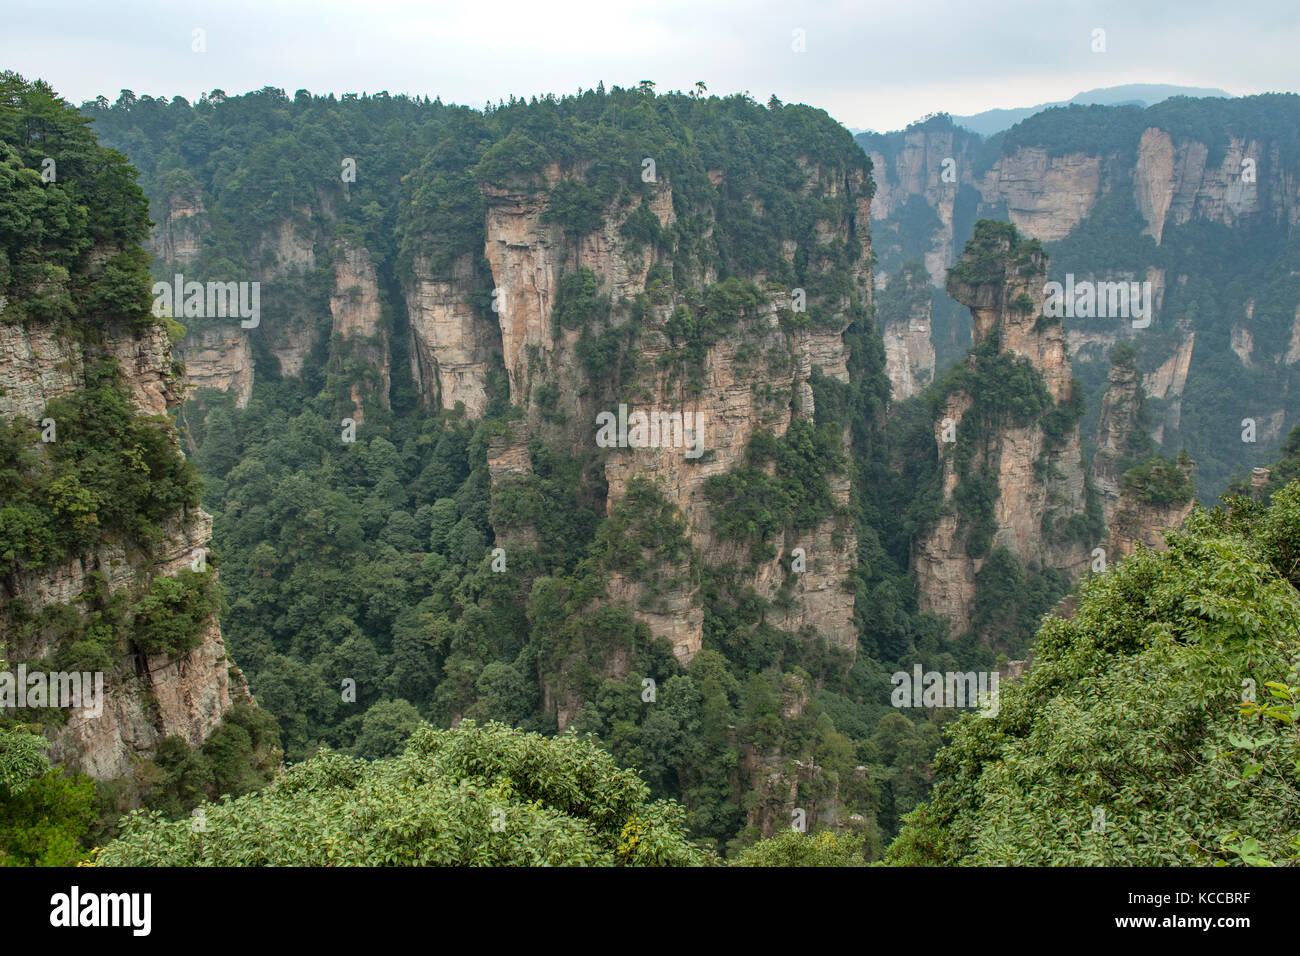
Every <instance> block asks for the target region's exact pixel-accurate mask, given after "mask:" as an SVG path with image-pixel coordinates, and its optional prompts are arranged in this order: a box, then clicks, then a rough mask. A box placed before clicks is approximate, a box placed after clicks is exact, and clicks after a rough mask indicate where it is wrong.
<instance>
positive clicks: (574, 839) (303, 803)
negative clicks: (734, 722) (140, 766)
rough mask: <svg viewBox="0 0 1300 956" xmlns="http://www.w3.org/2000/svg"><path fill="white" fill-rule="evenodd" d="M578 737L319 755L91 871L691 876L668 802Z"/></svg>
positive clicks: (473, 736) (124, 840) (696, 856)
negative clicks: (524, 870) (199, 825)
mask: <svg viewBox="0 0 1300 956" xmlns="http://www.w3.org/2000/svg"><path fill="white" fill-rule="evenodd" d="M648 797H649V793H648V790H647V789H646V786H645V784H644V783H642V782H641V780H640V779H639V778H638V777H637V775H636V773H635V772H634V771H631V770H621V769H619V768H618V767H617V766H616V765H615V763H614V761H613V758H611V757H610V756H609V754H607V753H605V752H604V751H603V750H601V749H600V747H599V746H598V745H597V743H596V742H595V741H593V740H591V739H590V738H579V737H577V736H575V735H572V734H569V735H566V736H562V737H554V738H547V737H543V736H541V735H540V734H527V733H523V732H521V731H517V730H513V729H511V728H509V727H506V726H505V725H503V724H497V723H489V724H487V725H485V726H483V727H479V726H477V725H476V724H475V723H474V722H473V721H471V720H467V721H465V722H464V723H462V724H461V725H460V726H459V727H458V728H456V729H455V730H434V729H433V728H432V727H430V726H428V725H424V726H421V727H420V728H419V729H418V730H417V731H416V732H415V734H414V735H413V736H412V737H411V739H410V742H409V743H408V744H407V746H406V750H405V751H404V753H403V754H402V756H400V757H389V758H386V759H381V760H376V761H374V762H370V763H368V762H366V761H364V760H360V759H357V758H354V757H345V756H343V755H341V754H329V753H326V754H321V755H319V756H317V757H314V758H312V759H311V760H309V761H306V762H305V763H302V764H298V765H296V766H294V767H292V768H290V769H289V770H288V772H287V773H286V774H285V775H284V776H283V777H282V778H281V779H280V780H278V781H276V783H275V784H273V785H272V786H271V787H269V788H267V789H266V790H264V791H262V792H261V793H257V794H253V795H250V796H245V797H241V798H239V799H237V800H233V801H230V802H226V803H221V804H211V805H208V806H206V807H205V808H204V810H205V814H204V816H205V822H206V826H205V827H204V828H203V829H202V830H198V829H196V828H194V827H191V826H190V824H189V821H186V820H180V821H176V822H168V821H166V820H165V819H163V818H162V815H161V814H159V813H157V812H156V811H138V812H136V813H134V814H132V816H131V817H130V818H128V820H127V821H126V823H125V825H124V827H123V830H122V836H121V837H119V838H118V839H117V840H115V841H113V842H112V843H110V844H109V845H108V846H106V847H104V849H103V852H102V853H100V854H99V855H98V857H97V862H98V864H99V865H101V866H152V865H168V866H277V865H304V866H376V865H388V866H393V865H397V866H466V865H478V866H484V865H497V866H503V865H504V866H511V865H515V866H522V865H538V864H549V865H587V866H699V865H704V864H708V863H710V862H713V860H712V858H711V856H710V855H709V854H707V853H706V852H704V851H702V850H700V849H699V848H697V847H695V846H693V845H692V844H691V843H689V842H688V841H687V839H686V837H685V833H684V831H683V820H684V813H683V811H682V808H681V807H680V806H677V805H676V804H672V803H668V802H664V801H659V802H650V801H649V799H648Z"/></svg>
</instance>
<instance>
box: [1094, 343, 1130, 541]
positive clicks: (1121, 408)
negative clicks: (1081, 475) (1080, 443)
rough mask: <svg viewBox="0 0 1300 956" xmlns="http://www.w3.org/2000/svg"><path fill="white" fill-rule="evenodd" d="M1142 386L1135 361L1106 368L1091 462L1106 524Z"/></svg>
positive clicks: (1117, 494) (1115, 499) (1114, 502)
mask: <svg viewBox="0 0 1300 956" xmlns="http://www.w3.org/2000/svg"><path fill="white" fill-rule="evenodd" d="M1141 401H1142V385H1141V383H1140V381H1139V377H1138V368H1137V362H1136V361H1130V362H1116V363H1114V364H1112V365H1111V367H1110V375H1109V385H1108V387H1107V389H1106V393H1105V395H1103V396H1102V399H1101V414H1100V416H1099V417H1098V420H1097V452H1096V454H1095V455H1094V456H1093V459H1092V486H1093V489H1094V490H1095V491H1096V492H1097V497H1098V500H1099V502H1100V504H1101V509H1102V518H1103V520H1104V521H1105V523H1106V524H1107V525H1109V524H1110V520H1111V516H1112V515H1113V514H1114V513H1115V509H1116V507H1117V506H1118V505H1119V499H1120V491H1121V487H1122V483H1123V477H1124V476H1123V474H1122V473H1121V465H1122V463H1123V461H1124V459H1125V458H1127V457H1128V455H1129V448H1130V446H1131V443H1132V439H1133V435H1134V431H1135V429H1136V428H1138V427H1139V424H1138V410H1139V408H1140V405H1141Z"/></svg>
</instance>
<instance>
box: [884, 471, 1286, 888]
mask: <svg viewBox="0 0 1300 956" xmlns="http://www.w3.org/2000/svg"><path fill="white" fill-rule="evenodd" d="M1279 499H1280V500H1275V502H1274V504H1273V506H1272V507H1271V508H1270V509H1269V510H1268V511H1267V512H1264V511H1262V510H1261V509H1259V508H1258V507H1253V508H1252V507H1251V506H1250V505H1249V503H1239V504H1236V505H1234V507H1233V509H1232V510H1231V511H1229V512H1226V513H1225V512H1223V511H1219V510H1215V511H1213V512H1204V511H1198V512H1196V513H1195V514H1194V515H1193V517H1192V518H1191V519H1190V520H1189V521H1188V523H1187V526H1186V528H1185V529H1184V531H1183V532H1182V533H1173V534H1169V535H1167V541H1168V543H1169V550H1168V551H1166V552H1152V551H1146V550H1139V551H1138V552H1137V553H1135V554H1134V555H1131V556H1130V557H1128V558H1126V559H1125V560H1123V561H1121V562H1120V563H1119V564H1118V565H1116V566H1115V567H1114V568H1113V569H1112V570H1111V571H1110V572H1109V573H1107V574H1105V575H1098V576H1095V577H1093V578H1090V579H1089V580H1088V581H1087V582H1086V583H1085V584H1084V586H1083V588H1082V590H1081V594H1080V600H1079V605H1078V609H1077V611H1076V613H1075V614H1074V616H1073V617H1072V618H1070V619H1068V620H1065V619H1061V618H1048V620H1047V621H1046V623H1045V624H1044V625H1043V627H1042V629H1041V630H1040V631H1039V633H1038V637H1037V640H1036V642H1035V646H1034V649H1033V656H1034V664H1033V667H1032V668H1031V669H1030V670H1029V672H1028V673H1027V674H1026V676H1025V677H1024V678H1023V679H1022V680H1020V681H1017V682H1015V683H1012V684H1007V685H1004V686H1003V688H1002V692H1001V707H1000V710H999V713H998V714H997V716H995V717H992V718H977V717H976V718H972V717H966V718H963V719H962V720H960V721H959V722H958V723H957V724H956V725H955V727H954V729H953V734H952V743H951V744H950V745H949V746H948V747H947V748H946V749H944V750H942V751H940V753H939V755H938V757H937V758H936V760H935V773H936V785H935V789H934V793H933V795H932V797H931V799H930V801H929V803H928V804H927V805H926V806H924V807H920V808H918V809H917V810H916V811H914V812H913V813H912V814H911V815H910V816H909V818H908V821H907V825H906V827H905V828H904V830H903V832H902V834H901V835H900V836H899V838H898V840H897V841H896V842H895V843H894V845H893V846H892V847H891V849H890V851H889V859H890V860H891V861H893V862H896V863H902V864H918V863H923V864H938V865H951V864H976V865H1010V864H1021V865H1044V864H1054V865H1078V864H1089V865H1124V866H1134V865H1172V864H1204V863H1207V862H1213V861H1214V860H1216V859H1218V858H1223V857H1229V858H1231V859H1233V860H1235V861H1238V862H1239V861H1241V860H1242V858H1243V857H1242V856H1241V854H1240V852H1239V851H1240V850H1242V849H1245V848H1244V847H1243V846H1242V845H1241V844H1237V843H1234V842H1233V841H1235V840H1237V839H1238V838H1240V836H1241V834H1249V835H1251V839H1252V840H1254V843H1252V844H1251V845H1250V848H1249V852H1248V853H1247V856H1254V855H1258V856H1260V857H1262V858H1273V857H1275V856H1279V855H1285V854H1288V853H1290V852H1292V849H1291V846H1290V841H1291V839H1292V836H1293V834H1294V833H1295V832H1296V829H1297V826H1298V825H1300V812H1298V811H1297V804H1296V803H1295V801H1294V799H1289V798H1288V793H1292V794H1293V792H1294V774H1295V768H1294V754H1293V753H1290V752H1289V750H1288V748H1287V747H1285V746H1284V747H1280V748H1277V749H1275V750H1271V751H1269V752H1268V753H1267V754H1266V756H1267V759H1266V760H1263V761H1260V760H1259V759H1258V757H1256V758H1255V762H1257V763H1259V764H1260V766H1259V767H1258V768H1257V769H1254V770H1253V772H1251V774H1250V776H1249V778H1248V779H1249V781H1250V782H1249V784H1248V785H1243V774H1242V773H1241V772H1240V769H1239V768H1240V762H1239V760H1238V759H1237V758H1234V757H1233V753H1234V752H1235V751H1238V750H1240V749H1242V748H1243V747H1244V748H1245V749H1248V750H1252V751H1253V750H1255V749H1256V748H1255V747H1254V746H1252V745H1251V740H1252V739H1253V738H1254V736H1255V734H1256V730H1255V728H1257V727H1258V726H1259V725H1258V719H1257V718H1256V719H1252V717H1250V716H1247V715H1245V714H1243V713H1241V710H1242V708H1241V706H1240V705H1241V700H1242V695H1243V687H1247V686H1252V685H1251V684H1250V682H1252V681H1253V682H1255V684H1256V685H1258V686H1259V687H1270V686H1271V685H1270V682H1277V681H1279V680H1280V679H1281V678H1282V677H1284V676H1285V675H1286V674H1287V673H1289V672H1290V671H1291V669H1292V668H1293V665H1292V663H1291V662H1292V661H1293V659H1294V657H1295V655H1296V654H1297V652H1298V651H1300V646H1298V645H1297V644H1296V642H1295V638H1294V635H1295V634H1296V633H1297V626H1298V625H1300V593H1297V591H1296V588H1295V585H1294V583H1293V582H1291V581H1288V579H1287V577H1286V576H1285V575H1286V574H1287V573H1288V572H1289V571H1290V570H1291V567H1290V566H1288V565H1287V564H1286V561H1287V558H1288V555H1289V554H1290V553H1291V552H1292V551H1293V550H1295V549H1296V548H1297V539H1296V537H1295V535H1296V534H1298V533H1300V520H1297V519H1296V517H1295V516H1296V515H1297V514H1300V485H1292V486H1290V487H1289V488H1288V489H1287V491H1286V494H1285V495H1284V496H1279ZM1097 810H1101V811H1103V812H1104V817H1101V818H1100V819H1103V820H1104V823H1103V824H1102V825H1101V826H1100V827H1098V828H1094V825H1093V821H1094V820H1095V819H1098V818H1099V817H1098V816H1097V815H1095V811H1097Z"/></svg>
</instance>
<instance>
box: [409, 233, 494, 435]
mask: <svg viewBox="0 0 1300 956" xmlns="http://www.w3.org/2000/svg"><path fill="white" fill-rule="evenodd" d="M412 272H413V275H412V279H411V283H410V285H409V287H408V288H407V289H406V310H407V315H408V316H409V321H410V326H411V376H412V377H413V378H414V379H415V382H416V385H417V387H418V388H419V389H420V394H421V396H422V397H423V398H424V400H425V402H426V403H430V402H434V403H436V404H437V405H438V406H441V407H442V408H446V409H452V408H455V407H456V403H457V402H463V403H464V405H465V410H466V412H467V413H468V414H469V415H470V416H471V417H479V416H481V415H482V414H483V412H484V411H485V410H486V409H487V377H488V373H489V371H491V369H492V368H494V367H495V366H496V363H497V362H498V361H499V360H500V359H499V356H500V354H501V331H500V329H498V328H497V327H496V326H495V325H494V324H493V323H491V322H490V321H488V320H487V319H485V318H483V317H482V316H480V315H479V314H478V312H477V311H476V310H475V309H474V307H473V306H472V305H470V301H469V297H470V295H471V293H472V292H473V291H474V288H475V281H476V276H475V271H474V259H473V256H471V255H469V254H466V255H463V256H460V257H459V258H457V259H456V261H455V263H454V264H453V266H452V270H451V276H450V277H449V278H447V279H438V278H434V277H433V276H432V275H431V274H430V271H429V264H428V260H426V259H418V258H417V259H416V260H415V263H414V267H413V270H412Z"/></svg>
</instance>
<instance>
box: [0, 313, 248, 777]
mask: <svg viewBox="0 0 1300 956" xmlns="http://www.w3.org/2000/svg"><path fill="white" fill-rule="evenodd" d="M104 358H113V359H116V361H117V365H118V368H119V369H120V370H121V372H122V376H123V378H124V380H125V383H126V385H127V386H128V388H129V390H130V394H131V397H132V400H133V403H134V405H135V409H136V411H137V413H138V414H141V415H161V414H164V413H165V412H166V411H167V409H168V408H171V407H174V406H175V405H177V404H178V403H179V402H180V401H181V398H182V395H181V387H180V383H179V382H178V381H176V379H175V378H174V377H173V373H172V367H171V355H170V345H169V343H168V339H167V334H166V331H165V330H164V329H162V328H160V327H158V326H149V327H148V328H146V329H145V330H143V331H138V332H133V331H129V330H127V329H123V328H110V329H108V330H106V331H105V332H104V333H103V335H102V336H101V337H99V338H98V339H94V338H92V339H91V340H90V341H89V342H87V341H86V340H85V337H73V336H72V335H70V334H69V332H68V330H66V329H58V328H55V327H53V326H49V325H44V324H40V323H32V324H27V325H21V324H7V323H6V322H5V321H4V317H3V308H2V307H0V420H3V421H4V422H6V423H8V422H10V421H13V420H15V419H31V420H36V421H40V420H41V419H42V417H43V412H44V410H45V407H46V405H47V403H48V402H49V401H50V400H52V399H54V398H58V397H61V396H68V395H71V394H73V393H75V392H77V391H78V390H80V389H83V388H85V387H86V385H87V378H86V374H87V368H88V366H89V365H90V364H91V363H93V362H96V361H98V360H101V359H104ZM56 440H57V439H56ZM176 453H177V454H179V453H180V452H179V449H178V450H177V452H176ZM211 532H212V520H211V518H210V517H209V516H208V515H207V514H205V513H204V512H203V511H201V510H199V509H188V510H187V509H182V510H180V511H179V512H177V513H175V514H173V515H172V516H171V517H170V518H169V519H168V520H167V521H166V522H165V523H164V526H163V528H162V534H161V536H160V539H159V540H158V541H156V542H154V543H152V544H150V545H144V544H142V543H140V542H136V541H133V540H130V539H125V538H110V539H105V540H102V541H101V543H100V544H99V545H98V546H97V547H95V548H93V549H92V550H90V551H88V552H86V553H82V554H79V555H77V556H75V557H74V558H72V559H71V560H68V561H66V562H63V563H56V564H55V565H53V566H51V567H47V568H42V569H40V570H37V571H19V572H18V573H16V574H11V575H9V576H8V577H6V578H5V579H4V580H3V582H2V584H0V591H2V592H3V598H4V602H5V603H4V604H3V605H2V607H3V610H0V631H4V632H6V634H7V637H8V640H7V641H6V646H5V649H4V654H5V657H6V658H7V659H8V661H9V662H10V664H11V665H12V664H13V663H14V662H17V661H32V662H39V661H46V662H48V661H50V660H51V659H52V658H53V657H54V655H55V654H56V652H57V650H58V648H59V644H60V639H61V637H63V636H64V627H63V625H62V624H59V623H54V621H63V620H64V618H58V617H56V618H53V619H49V620H50V623H48V624H42V623H41V622H42V621H43V620H46V619H47V618H48V614H47V615H46V616H45V617H43V616H42V615H43V612H48V613H53V612H55V611H57V610H59V609H60V608H67V609H69V610H70V611H71V613H73V614H74V615H80V616H84V615H85V614H86V613H87V612H88V610H89V609H90V608H91V607H92V606H96V605H95V604H94V603H93V602H100V603H102V602H103V601H104V600H105V599H106V598H111V597H112V596H114V595H119V596H120V595H126V596H128V598H130V599H134V598H136V597H138V596H139V595H140V594H141V593H143V592H144V591H145V590H147V589H148V587H149V585H150V582H151V581H153V580H154V579H155V578H157V577H159V576H167V575H175V574H176V573H177V572H178V571H179V570H181V569H182V568H187V567H192V566H193V565H194V564H195V562H196V561H198V560H202V556H203V555H205V553H206V552H205V549H206V547H207V545H208V542H209V540H210V539H211ZM92 592H94V597H93V598H92V597H91V593H92ZM19 620H23V621H28V622H29V624H28V626H25V627H23V628H21V629H20V628H19V627H18V623H17V622H18V621H19ZM32 621H35V622H36V624H35V625H34V626H33V625H32V624H31V623H30V622H32ZM117 651H118V659H117V662H116V665H115V666H114V668H113V669H112V670H111V671H109V672H108V673H106V674H105V675H104V702H103V710H102V713H100V714H98V715H96V714H93V713H91V712H90V711H88V710H72V711H69V712H68V715H67V720H66V721H65V722H63V723H62V724H61V725H60V726H59V727H58V729H57V730H55V731H52V732H51V734H52V748H51V756H52V757H53V758H54V759H55V760H57V761H59V762H60V763H63V764H64V765H66V766H69V767H72V768H76V769H80V770H82V771H83V772H85V773H87V774H88V775H90V776H91V777H94V778H95V779H99V780H106V779H112V778H116V777H121V776H124V775H127V774H130V773H131V772H132V771H133V769H134V768H135V766H136V764H137V763H138V761H139V760H141V759H143V758H145V757H147V756H149V755H150V754H151V753H152V751H153V750H154V748H155V747H156V746H157V745H158V744H159V743H160V742H161V741H162V740H163V738H164V737H166V736H170V735H175V736H179V737H182V738H183V739H185V740H186V741H187V742H188V743H190V744H191V745H194V746H197V745H199V744H201V743H203V741H204V740H205V739H206V738H207V736H208V735H209V734H210V733H211V732H212V730H213V729H214V728H215V727H216V726H217V724H218V723H219V721H220V720H221V717H222V715H223V714H224V713H225V711H226V710H228V709H229V708H230V706H231V705H232V703H234V702H238V701H241V700H249V699H250V698H249V694H248V689H247V687H246V685H245V683H244V681H243V678H242V677H241V676H240V675H239V672H238V670H236V669H235V668H234V667H233V665H232V663H231V662H230V661H229V660H228V659H227V655H226V650H225V645H224V643H223V641H222V636H221V631H220V629H219V627H218V623H217V619H216V616H215V614H214V615H211V616H210V617H208V618H207V620H206V622H205V623H203V624H202V625H201V633H200V637H199V643H198V646H197V647H196V648H194V649H193V650H191V651H189V652H188V653H184V654H179V655H169V654H143V653H139V652H137V651H136V650H135V649H134V648H133V647H132V646H130V645H129V642H128V643H127V645H125V646H123V645H119V646H118V648H117ZM31 666H32V667H35V666H37V665H35V664H33V665H31Z"/></svg>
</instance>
